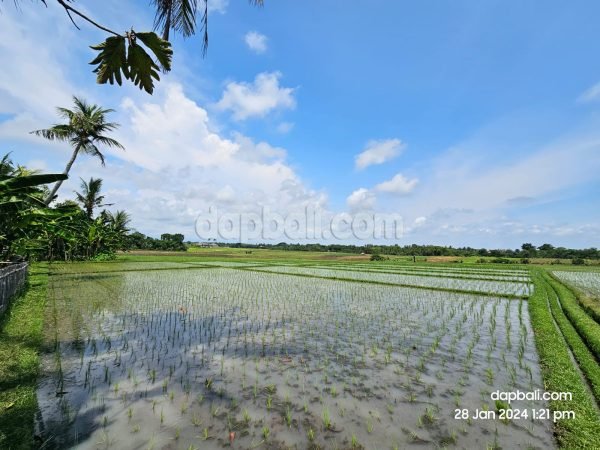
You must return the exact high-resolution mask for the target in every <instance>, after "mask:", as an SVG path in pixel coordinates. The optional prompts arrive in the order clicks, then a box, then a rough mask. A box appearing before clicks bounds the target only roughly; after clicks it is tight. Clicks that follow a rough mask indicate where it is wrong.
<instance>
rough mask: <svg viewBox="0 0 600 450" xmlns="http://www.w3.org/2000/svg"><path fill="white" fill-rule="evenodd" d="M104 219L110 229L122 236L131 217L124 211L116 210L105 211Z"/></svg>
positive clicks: (126, 230)
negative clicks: (113, 211)
mask: <svg viewBox="0 0 600 450" xmlns="http://www.w3.org/2000/svg"><path fill="white" fill-rule="evenodd" d="M106 220H107V222H108V225H109V227H110V228H111V229H112V231H114V232H115V233H117V234H119V235H120V236H124V235H125V234H126V233H127V232H128V231H129V228H128V226H129V222H131V217H130V216H129V213H128V212H126V211H117V212H115V213H114V214H113V213H111V212H110V211H106Z"/></svg>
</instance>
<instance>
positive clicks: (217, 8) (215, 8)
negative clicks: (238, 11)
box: [198, 0, 229, 14]
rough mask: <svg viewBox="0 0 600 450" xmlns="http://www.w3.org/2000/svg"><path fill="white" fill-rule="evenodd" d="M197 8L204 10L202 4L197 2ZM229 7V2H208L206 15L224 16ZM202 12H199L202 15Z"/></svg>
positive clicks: (214, 0)
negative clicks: (216, 14)
mask: <svg viewBox="0 0 600 450" xmlns="http://www.w3.org/2000/svg"><path fill="white" fill-rule="evenodd" d="M198 6H199V7H200V8H204V4H203V2H199V3H198ZM228 6H229V0H208V13H209V14H210V13H213V12H217V13H219V14H225V13H226V12H227V7H228ZM203 12H204V11H200V13H201V14H203Z"/></svg>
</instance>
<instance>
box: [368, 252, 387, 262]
mask: <svg viewBox="0 0 600 450" xmlns="http://www.w3.org/2000/svg"><path fill="white" fill-rule="evenodd" d="M386 259H388V258H386V257H384V256H381V255H379V254H377V253H373V254H372V255H371V261H385V260H386Z"/></svg>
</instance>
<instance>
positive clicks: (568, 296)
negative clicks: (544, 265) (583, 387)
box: [544, 274, 600, 360]
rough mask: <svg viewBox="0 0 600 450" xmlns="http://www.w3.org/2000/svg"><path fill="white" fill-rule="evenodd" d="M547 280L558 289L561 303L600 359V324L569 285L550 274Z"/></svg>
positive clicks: (546, 276)
mask: <svg viewBox="0 0 600 450" xmlns="http://www.w3.org/2000/svg"><path fill="white" fill-rule="evenodd" d="M544 276H545V278H546V282H547V283H548V284H550V286H552V288H553V289H554V290H555V291H556V293H557V295H558V298H559V300H560V304H561V306H562V308H563V311H564V312H565V314H566V316H567V317H568V318H569V320H570V321H571V323H572V324H573V326H574V327H575V329H576V330H577V332H578V333H579V335H580V336H581V337H582V339H583V340H584V341H585V343H586V345H587V346H588V348H589V349H590V350H591V351H592V353H593V354H594V355H595V356H596V358H597V359H598V360H600V324H598V323H597V322H596V321H595V320H594V319H592V318H591V317H590V316H589V315H588V314H587V313H586V312H585V310H584V309H583V308H582V307H581V305H580V304H579V302H578V301H577V297H576V296H575V294H574V293H573V291H571V290H570V289H569V288H568V287H567V286H565V285H564V284H562V283H561V282H560V281H558V280H557V279H555V278H553V277H551V276H550V275H548V274H545V275H544Z"/></svg>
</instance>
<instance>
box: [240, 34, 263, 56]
mask: <svg viewBox="0 0 600 450" xmlns="http://www.w3.org/2000/svg"><path fill="white" fill-rule="evenodd" d="M244 41H245V42H246V45H247V46H248V48H249V49H250V50H252V51H253V52H254V53H257V54H259V55H260V54H261V53H264V52H266V51H267V37H266V36H265V35H264V34H261V33H259V32H257V31H249V32H248V33H246V35H245V36H244Z"/></svg>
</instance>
